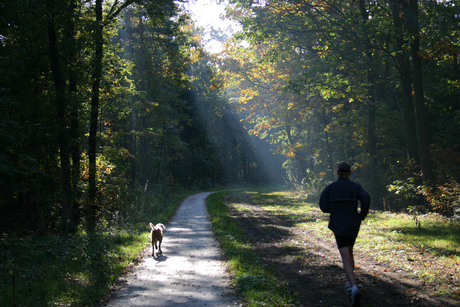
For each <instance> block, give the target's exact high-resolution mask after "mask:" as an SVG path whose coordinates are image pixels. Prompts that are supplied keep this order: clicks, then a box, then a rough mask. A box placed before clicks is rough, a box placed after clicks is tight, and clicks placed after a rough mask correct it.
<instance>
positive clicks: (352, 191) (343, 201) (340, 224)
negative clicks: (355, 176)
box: [319, 177, 371, 237]
mask: <svg viewBox="0 0 460 307" xmlns="http://www.w3.org/2000/svg"><path fill="white" fill-rule="evenodd" d="M358 201H359V202H360V203H361V206H360V207H361V210H360V212H358ZM319 206H320V208H321V211H323V212H324V213H330V214H331V216H330V219H329V229H330V230H332V231H333V232H334V233H335V234H336V235H339V236H344V237H354V236H357V235H358V232H359V226H360V225H361V220H364V218H365V217H366V215H367V213H368V212H369V208H370V206H371V198H370V196H369V194H368V193H367V192H366V191H364V189H363V188H362V187H361V185H360V184H358V183H356V182H353V181H351V180H350V179H348V178H346V177H339V178H338V179H337V180H336V181H334V182H332V183H331V184H329V185H328V186H327V187H326V188H325V189H324V190H323V192H322V193H321V198H320V200H319Z"/></svg>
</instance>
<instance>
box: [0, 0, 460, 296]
mask: <svg viewBox="0 0 460 307" xmlns="http://www.w3.org/2000/svg"><path fill="white" fill-rule="evenodd" d="M186 3H187V1H186V0H180V1H172V0H105V1H104V0H66V1H64V0H27V1H9V0H0V145H1V146H0V231H1V233H2V238H1V239H0V243H1V244H2V249H4V247H5V249H4V250H6V249H7V247H8V246H10V245H9V244H13V245H14V244H16V243H15V242H18V241H15V240H16V239H17V238H18V237H19V238H21V237H22V238H24V237H27V238H29V237H30V236H48V235H53V236H57V237H60V236H62V238H65V237H66V236H68V235H72V234H74V235H77V236H79V235H82V234H85V233H89V234H91V233H93V234H94V233H96V234H97V233H99V234H102V233H105V232H104V231H108V229H109V228H110V227H108V225H115V224H117V223H118V224H120V225H121V224H123V223H127V222H128V221H131V222H140V221H141V220H142V218H141V217H140V216H141V215H142V213H144V212H150V214H154V213H158V212H162V210H163V211H164V210H166V211H167V210H169V211H168V212H170V211H171V210H173V209H171V207H169V205H168V204H169V203H171V202H172V201H175V198H174V197H179V196H180V195H183V194H181V193H184V191H202V190H211V189H224V188H226V187H230V186H235V185H238V186H252V185H257V186H267V185H273V186H275V185H276V186H284V187H285V188H287V189H290V190H293V191H296V192H297V193H300V194H301V195H303V197H305V199H310V200H315V199H317V197H318V195H319V193H320V192H321V190H322V189H323V188H324V187H325V186H326V185H327V184H328V183H329V182H330V181H332V180H334V178H335V176H336V174H335V171H336V165H337V164H338V163H339V162H341V161H347V162H349V163H350V164H351V165H352V172H353V177H352V178H353V180H356V181H358V182H360V183H361V184H362V185H363V186H364V187H365V189H366V190H368V191H369V193H370V194H371V197H372V208H373V209H382V210H387V211H391V212H395V211H405V212H409V213H411V214H414V215H415V216H416V215H418V214H426V213H433V214H439V215H442V216H444V217H446V218H449V219H452V220H456V219H458V217H459V216H460V155H459V152H460V142H459V140H460V133H459V131H460V101H459V99H460V71H459V59H458V56H459V54H460V22H459V21H460V20H459V19H460V1H457V0H452V1H448V0H446V1H442V0H422V1H415V0H392V1H364V0H350V1H338V0H327V1H302V0H284V1H277V0H274V1H269V0H260V1H257V0H256V1H252V0H230V1H228V2H225V3H222V5H226V13H225V15H226V16H225V18H228V19H231V20H234V21H237V22H238V23H239V24H240V25H241V29H240V30H239V31H238V32H237V33H233V34H228V33H224V34H222V33H220V34H219V33H214V37H213V39H215V40H219V41H220V42H221V43H222V44H223V49H222V50H221V51H219V52H215V53H212V52H209V51H207V50H206V48H205V43H206V42H205V39H204V35H203V33H204V32H203V31H204V29H200V28H199V27H197V26H195V24H194V22H193V21H192V19H191V17H190V14H189V12H188V11H187V10H186V9H184V4H186ZM219 3H220V1H219ZM185 193H187V192H185ZM155 210H156V211H155ZM142 221H143V220H142ZM144 224H145V223H144ZM144 224H143V225H144ZM123 225H125V224H123ZM144 226H145V225H144ZM118 239H119V240H122V238H118ZM118 239H117V240H118ZM80 241H81V240H80ZM12 242H13V243H12ZM21 242H22V241H21ZM27 242H29V241H27ZM69 242H70V241H69ZM85 242H86V241H85ZM24 244H26V243H24ZM27 244H30V243H27ZM69 244H70V243H69ZM13 245H11V246H13ZM47 246H48V245H47ZM10 256H11V255H10V254H7V253H3V254H0V257H1V260H2V262H3V263H7V265H11V268H12V267H14V266H15V264H14V263H13V262H10V260H9V259H10V258H11V257H10ZM4 258H5V259H4ZM3 260H5V261H3ZM6 269H7V270H8V267H7V268H6ZM10 272H11V273H10V274H13V272H14V270H13V269H11V270H10ZM14 280H15V279H14V278H13V285H12V286H13V289H14V285H15V283H14ZM13 291H14V290H13Z"/></svg>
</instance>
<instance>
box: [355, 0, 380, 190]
mask: <svg viewBox="0 0 460 307" xmlns="http://www.w3.org/2000/svg"><path fill="white" fill-rule="evenodd" d="M359 8H360V11H361V19H362V22H363V23H364V27H363V28H365V26H366V25H365V23H366V22H367V21H368V20H369V14H368V13H367V10H366V7H365V3H364V0H360V1H359ZM364 35H365V38H364V46H365V50H364V52H365V54H366V57H367V60H368V64H367V65H368V68H367V83H368V85H369V90H368V91H369V99H368V101H367V106H368V114H367V144H368V154H369V171H370V177H371V178H370V179H371V187H370V189H369V192H370V193H371V194H373V195H375V196H377V195H378V194H379V192H378V191H379V190H380V188H379V187H380V184H379V181H380V180H379V170H378V161H377V135H376V131H375V130H376V124H375V121H376V119H375V100H376V99H375V77H374V58H373V56H372V50H371V48H372V47H371V42H370V38H369V37H368V33H367V31H366V32H364ZM375 196H374V197H375ZM376 198H378V196H377V197H376Z"/></svg>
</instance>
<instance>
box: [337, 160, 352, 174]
mask: <svg viewBox="0 0 460 307" xmlns="http://www.w3.org/2000/svg"><path fill="white" fill-rule="evenodd" d="M337 175H338V176H339V177H347V178H348V177H350V175H351V166H350V164H348V163H347V162H341V163H339V165H337Z"/></svg>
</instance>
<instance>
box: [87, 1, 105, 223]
mask: <svg viewBox="0 0 460 307" xmlns="http://www.w3.org/2000/svg"><path fill="white" fill-rule="evenodd" d="M95 13H96V21H95V26H94V45H95V53H94V62H93V69H94V70H93V75H92V78H91V79H92V88H91V113H90V128H89V144H88V160H89V170H88V172H89V174H88V176H89V178H88V187H89V191H88V204H87V208H86V215H87V216H86V218H87V222H88V225H87V226H88V230H90V231H92V230H94V228H95V222H96V216H95V215H96V211H97V201H96V198H97V186H96V172H97V168H96V148H97V126H98V118H99V90H100V86H101V75H102V56H103V46H104V41H103V33H102V30H103V23H102V0H96V6H95Z"/></svg>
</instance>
